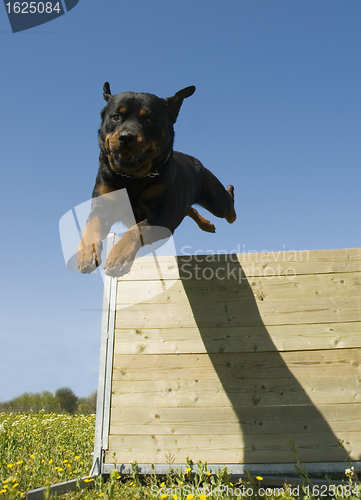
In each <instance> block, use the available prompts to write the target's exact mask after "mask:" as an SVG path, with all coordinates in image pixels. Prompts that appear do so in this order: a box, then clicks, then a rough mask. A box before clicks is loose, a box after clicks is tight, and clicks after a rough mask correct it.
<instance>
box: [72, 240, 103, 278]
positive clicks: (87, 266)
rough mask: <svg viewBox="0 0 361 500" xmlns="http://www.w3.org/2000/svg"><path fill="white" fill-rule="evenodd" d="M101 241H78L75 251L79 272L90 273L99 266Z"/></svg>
mask: <svg viewBox="0 0 361 500" xmlns="http://www.w3.org/2000/svg"><path fill="white" fill-rule="evenodd" d="M101 253H102V242H101V241H100V240H99V241H96V242H95V243H90V244H89V243H88V244H86V243H85V242H84V241H83V240H82V241H81V242H80V244H79V246H78V251H77V266H78V269H79V271H80V272H81V273H83V274H89V273H92V272H93V271H94V270H95V269H96V268H97V267H98V266H100V264H101V262H102V259H101Z"/></svg>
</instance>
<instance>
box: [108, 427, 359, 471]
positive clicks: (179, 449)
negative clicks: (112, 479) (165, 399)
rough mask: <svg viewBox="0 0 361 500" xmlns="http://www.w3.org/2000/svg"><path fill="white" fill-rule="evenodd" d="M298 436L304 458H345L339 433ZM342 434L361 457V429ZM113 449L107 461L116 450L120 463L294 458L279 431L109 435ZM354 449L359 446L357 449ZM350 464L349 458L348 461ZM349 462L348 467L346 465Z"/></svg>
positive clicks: (299, 452) (271, 461) (351, 449)
mask: <svg viewBox="0 0 361 500" xmlns="http://www.w3.org/2000/svg"><path fill="white" fill-rule="evenodd" d="M289 437H290V438H293V439H294V442H295V445H296V448H297V452H298V455H299V458H300V460H301V461H302V462H320V461H325V457H327V459H328V461H330V462H332V461H339V460H340V461H342V460H345V452H344V451H343V450H340V449H339V447H338V446H337V441H336V440H335V437H334V436H332V435H330V434H329V433H326V435H322V434H318V435H317V438H316V439H315V437H316V436H315V435H314V434H300V435H295V436H289ZM340 438H341V439H343V440H344V441H345V443H347V444H346V449H347V450H348V451H349V452H350V457H351V459H353V460H357V459H358V458H359V450H360V449H361V434H360V432H359V431H358V432H347V431H345V432H343V433H342V435H340ZM109 444H110V447H109V451H108V452H107V453H106V456H105V463H113V461H114V459H113V457H112V454H113V452H115V453H116V461H117V463H118V464H121V463H129V462H130V461H133V460H135V461H137V462H138V463H140V464H141V463H153V464H157V463H176V464H182V463H185V459H186V457H189V458H190V459H191V460H193V462H195V463H197V462H198V460H201V461H204V462H205V461H206V462H208V463H209V464H212V463H216V464H222V463H223V464H227V463H230V464H231V463H282V462H294V459H293V455H292V453H291V450H290V446H289V443H288V442H287V440H283V439H280V437H279V435H270V436H268V437H267V439H265V438H264V436H262V435H248V436H247V439H246V440H245V439H244V438H243V436H241V435H239V434H237V435H232V434H229V435H199V436H198V437H197V439H195V437H194V436H193V435H176V436H174V435H157V434H152V435H149V436H133V435H125V436H120V435H113V434H111V435H110V436H109ZM354 450H356V451H355V452H354ZM345 463H346V465H347V462H345ZM346 465H345V467H346Z"/></svg>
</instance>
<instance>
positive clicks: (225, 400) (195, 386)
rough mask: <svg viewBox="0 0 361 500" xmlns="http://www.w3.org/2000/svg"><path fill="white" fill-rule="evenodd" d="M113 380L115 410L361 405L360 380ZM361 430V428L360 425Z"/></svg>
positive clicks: (332, 378)
mask: <svg viewBox="0 0 361 500" xmlns="http://www.w3.org/2000/svg"><path fill="white" fill-rule="evenodd" d="M335 382H336V379H335V377H322V378H313V377H300V378H299V379H297V380H296V379H295V378H293V377H285V378H277V379H270V378H269V377H267V376H265V377H264V378H263V379H257V380H252V379H250V380H247V379H241V380H239V379H238V380H237V379H231V380H229V381H227V383H224V386H223V385H222V382H221V381H220V380H218V381H217V380H194V379H193V380H192V379H191V380H137V381H133V380H122V381H117V380H116V381H113V385H112V400H111V405H112V407H113V408H122V409H125V408H131V409H132V410H133V409H144V408H210V407H211V408H219V407H222V408H226V407H229V408H231V407H232V405H233V404H235V405H237V407H254V406H255V405H256V406H257V407H266V406H275V405H280V406H282V407H283V406H285V405H304V404H306V405H307V404H309V403H310V401H313V402H314V403H315V404H317V405H322V404H327V403H330V404H334V403H338V404H345V403H361V378H360V377H355V376H353V377H351V376H348V377H342V376H340V377H337V383H335ZM360 428H361V425H360Z"/></svg>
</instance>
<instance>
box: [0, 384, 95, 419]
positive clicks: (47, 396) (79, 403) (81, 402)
mask: <svg viewBox="0 0 361 500" xmlns="http://www.w3.org/2000/svg"><path fill="white" fill-rule="evenodd" d="M96 404H97V391H93V392H92V393H91V394H89V396H87V397H85V398H78V397H77V396H76V395H75V394H74V392H73V391H72V390H71V389H70V388H69V387H62V388H60V389H58V390H57V391H56V392H55V394H53V393H51V392H49V391H43V392H36V393H32V392H25V393H24V394H22V395H21V396H18V397H16V398H14V399H12V400H11V401H7V402H3V403H1V402H0V412H2V413H14V412H22V413H32V412H34V413H38V412H40V411H45V412H46V413H69V414H71V415H74V414H76V413H81V414H83V415H90V414H93V413H96Z"/></svg>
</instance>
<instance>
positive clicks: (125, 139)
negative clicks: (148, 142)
mask: <svg viewBox="0 0 361 500" xmlns="http://www.w3.org/2000/svg"><path fill="white" fill-rule="evenodd" d="M118 139H119V142H120V144H123V145H124V144H130V143H131V142H135V141H136V140H137V136H136V135H135V134H132V133H131V132H121V133H120V134H119V136H118Z"/></svg>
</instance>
